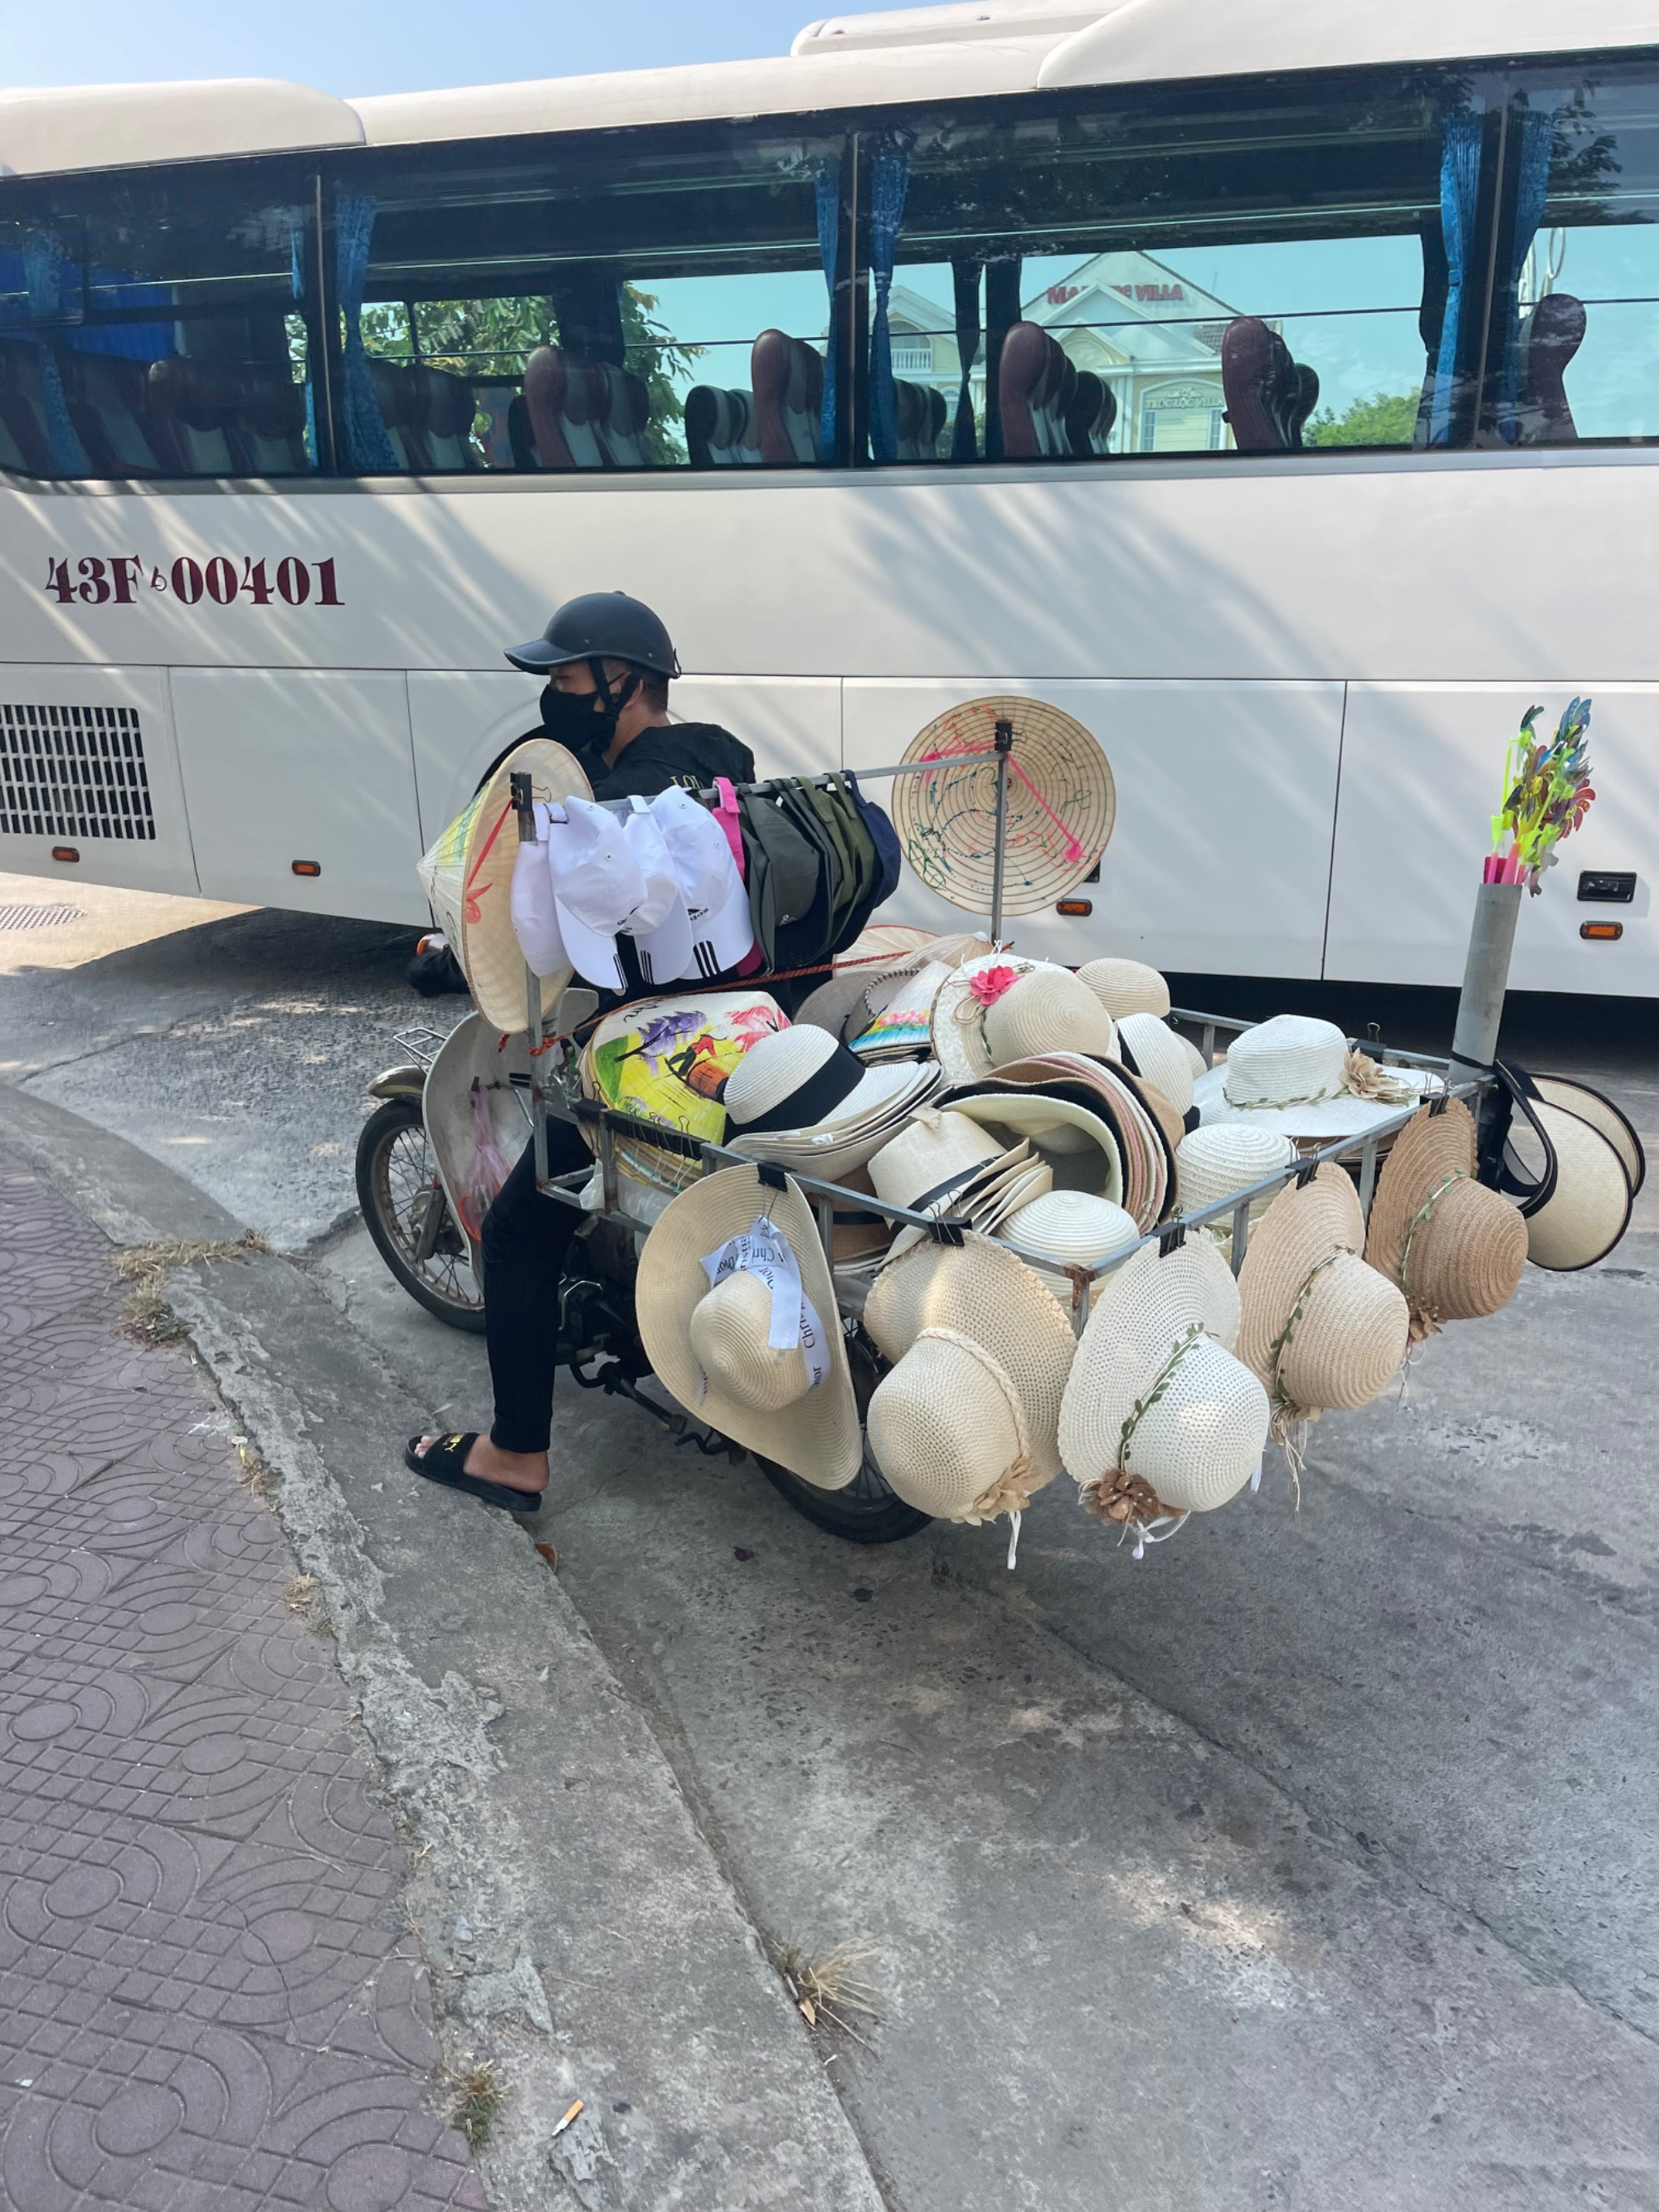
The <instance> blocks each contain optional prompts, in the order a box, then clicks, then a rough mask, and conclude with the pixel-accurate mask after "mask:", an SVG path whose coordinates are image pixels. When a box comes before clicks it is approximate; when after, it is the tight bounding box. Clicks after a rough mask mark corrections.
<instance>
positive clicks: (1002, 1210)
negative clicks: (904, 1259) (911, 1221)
mask: <svg viewBox="0 0 1659 2212" xmlns="http://www.w3.org/2000/svg"><path fill="white" fill-rule="evenodd" d="M1053 1189H1054V1170H1053V1169H1052V1168H1051V1167H1050V1166H1049V1165H1048V1162H1047V1161H1046V1160H1044V1159H1042V1158H1040V1157H1039V1156H1037V1155H1036V1154H1035V1153H1033V1152H1032V1150H1031V1147H1030V1144H1029V1143H1026V1142H1025V1141H1024V1140H1022V1141H1021V1142H1020V1143H1019V1144H1018V1145H1014V1146H1011V1147H1010V1148H1009V1150H1008V1151H1007V1152H1004V1153H1002V1154H1001V1155H1000V1157H999V1158H996V1159H994V1160H989V1161H987V1163H986V1164H985V1166H984V1167H983V1168H982V1169H981V1170H980V1171H979V1172H978V1173H977V1174H976V1175H975V1176H972V1177H971V1178H970V1179H969V1181H968V1182H965V1183H963V1185H962V1186H961V1188H959V1189H957V1190H953V1191H952V1192H951V1194H950V1196H949V1197H948V1198H941V1199H939V1200H938V1201H937V1202H936V1203H933V1204H931V1205H929V1206H927V1212H929V1213H933V1214H936V1215H939V1216H941V1217H944V1216H947V1215H949V1216H955V1217H957V1218H959V1219H963V1220H966V1221H969V1222H970V1223H971V1224H972V1225H973V1226H974V1228H975V1229H976V1230H977V1231H979V1233H980V1235H981V1237H992V1236H994V1235H995V1233H996V1231H997V1230H998V1229H999V1228H1000V1226H1001V1225H1002V1223H1003V1222H1004V1221H1006V1219H1007V1218H1008V1217H1009V1215H1011V1214H1013V1213H1017V1212H1018V1211H1019V1209H1020V1208H1021V1207H1022V1206H1029V1205H1030V1204H1031V1203H1032V1201H1033V1200H1036V1199H1038V1198H1041V1197H1042V1196H1043V1195H1044V1194H1046V1193H1050V1192H1052V1191H1053ZM927 1233H928V1232H927V1231H926V1230H925V1229H917V1228H915V1227H914V1226H912V1225H908V1224H907V1225H905V1226H904V1227H903V1228H902V1229H901V1230H900V1231H899V1232H898V1234H897V1236H896V1237H894V1239H893V1245H892V1251H891V1254H890V1256H891V1257H892V1258H893V1259H895V1260H896V1259H897V1258H898V1256H899V1255H900V1254H901V1253H902V1252H908V1250H909V1249H910V1247H911V1246H912V1245H913V1244H917V1243H921V1240H922V1238H923V1237H926V1236H927Z"/></svg>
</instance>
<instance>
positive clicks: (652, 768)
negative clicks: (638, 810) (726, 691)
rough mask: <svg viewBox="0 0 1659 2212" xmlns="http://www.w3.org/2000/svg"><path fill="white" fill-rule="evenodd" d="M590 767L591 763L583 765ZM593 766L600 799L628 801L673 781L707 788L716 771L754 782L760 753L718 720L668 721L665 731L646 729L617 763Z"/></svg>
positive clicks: (652, 795) (591, 771) (651, 794)
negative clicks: (756, 752)
mask: <svg viewBox="0 0 1659 2212" xmlns="http://www.w3.org/2000/svg"><path fill="white" fill-rule="evenodd" d="M583 765H584V766H586V763H583ZM595 766H596V767H597V769H598V770H599V772H598V773H597V774H596V773H595V772H594V769H588V776H589V780H590V781H591V782H592V786H593V796H594V798H595V799H628V798H629V797H631V796H633V795H634V794H635V793H637V794H638V796H639V797H640V798H641V799H654V798H655V797H656V795H657V793H659V791H666V790H667V789H668V788H669V787H670V786H671V785H672V784H676V783H678V784H684V786H685V787H686V788H687V789H688V790H690V791H707V790H708V789H709V788H710V787H711V786H712V785H713V783H714V778H715V777H716V776H717V775H723V776H726V777H727V778H729V780H730V781H732V782H733V783H752V782H753V781H754V780H755V756H754V755H753V753H751V752H750V750H749V748H748V746H747V745H745V744H739V743H738V740H737V738H734V737H733V736H732V733H731V732H730V731H729V730H723V729H721V728H720V726H719V724H718V723H716V722H669V723H667V724H665V726H663V727H662V728H661V729H654V730H641V732H640V734H639V735H638V737H637V738H635V740H634V742H633V744H630V745H627V746H624V747H623V750H622V752H621V753H620V754H619V755H618V756H617V765H616V766H615V768H613V769H605V766H604V763H602V762H600V763H596V764H595Z"/></svg>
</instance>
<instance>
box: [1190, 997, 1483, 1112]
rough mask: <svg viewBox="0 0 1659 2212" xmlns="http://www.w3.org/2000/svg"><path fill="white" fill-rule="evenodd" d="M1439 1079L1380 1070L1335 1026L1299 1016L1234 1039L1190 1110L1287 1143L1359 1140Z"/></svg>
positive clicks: (1281, 1017)
mask: <svg viewBox="0 0 1659 2212" xmlns="http://www.w3.org/2000/svg"><path fill="white" fill-rule="evenodd" d="M1431 1086H1432V1087H1434V1088H1440V1087H1442V1086H1441V1085H1440V1083H1439V1079H1438V1078H1437V1077H1432V1078H1431V1077H1428V1076H1425V1075H1424V1074H1422V1073H1420V1072H1419V1071H1416V1070H1413V1069H1409V1068H1403V1067H1389V1068H1386V1069H1385V1068H1383V1067H1380V1066H1378V1065H1377V1063H1376V1060H1372V1059H1370V1057H1369V1056H1368V1055H1367V1054H1364V1053H1363V1052H1353V1051H1350V1049H1349V1046H1348V1041H1347V1039H1346V1037H1345V1036H1343V1034H1342V1032H1341V1030H1340V1029H1338V1028H1337V1026H1336V1024H1335V1023H1334V1022H1322V1021H1316V1020H1315V1019H1313V1018H1311V1017H1310V1016H1307V1015H1304V1014H1275V1015H1274V1016H1273V1019H1272V1020H1271V1021H1267V1022H1261V1023H1258V1024H1256V1026H1255V1028H1254V1029H1249V1030H1243V1031H1242V1032H1241V1033H1240V1035H1239V1036H1237V1037H1235V1038H1234V1040H1233V1042H1232V1045H1231V1048H1230V1049H1229V1051H1228V1054H1227V1057H1226V1059H1225V1060H1224V1061H1223V1062H1222V1064H1221V1065H1220V1066H1219V1067H1212V1068H1211V1069H1210V1070H1209V1072H1208V1073H1206V1074H1204V1075H1200V1077H1199V1079H1198V1080H1197V1082H1196V1083H1195V1084H1194V1085H1193V1103H1194V1105H1195V1106H1196V1107H1197V1108H1198V1110H1199V1119H1200V1122H1202V1123H1203V1124H1204V1125H1205V1126H1206V1127H1207V1126H1208V1125H1209V1124H1210V1123H1211V1122H1212V1121H1249V1123H1250V1124H1251V1125H1252V1126H1253V1127H1256V1128H1260V1129H1271V1130H1273V1131H1275V1132H1277V1133H1282V1134H1283V1135H1285V1136H1289V1137H1311V1138H1319V1139H1322V1140H1323V1141H1324V1142H1326V1143H1328V1142H1329V1141H1330V1139H1332V1138H1333V1137H1347V1136H1358V1135H1360V1134H1362V1133H1364V1131H1365V1130H1367V1129H1370V1128H1372V1127H1375V1126H1376V1123H1377V1122H1379V1121H1388V1120H1389V1118H1390V1116H1391V1115H1395V1114H1398V1113H1400V1112H1401V1110H1402V1109H1404V1108H1406V1107H1407V1106H1413V1105H1415V1104H1416V1103H1417V1102H1418V1100H1419V1098H1420V1097H1422V1096H1423V1094H1424V1092H1425V1090H1426V1089H1428V1088H1430V1087H1431Z"/></svg>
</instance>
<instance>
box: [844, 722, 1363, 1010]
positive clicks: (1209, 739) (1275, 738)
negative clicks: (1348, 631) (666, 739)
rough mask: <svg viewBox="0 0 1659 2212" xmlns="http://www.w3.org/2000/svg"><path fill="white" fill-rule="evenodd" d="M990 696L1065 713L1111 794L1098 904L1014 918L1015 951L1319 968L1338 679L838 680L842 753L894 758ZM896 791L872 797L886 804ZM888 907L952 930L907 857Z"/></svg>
mask: <svg viewBox="0 0 1659 2212" xmlns="http://www.w3.org/2000/svg"><path fill="white" fill-rule="evenodd" d="M995 693H1008V694H1012V695H1014V696H1020V695H1024V696H1031V697H1035V698H1041V699H1045V700H1047V701H1048V702H1050V703H1051V704H1052V705H1054V706H1056V707H1059V708H1063V709H1064V710H1065V712H1066V714H1073V715H1074V716H1075V717H1076V718H1077V720H1079V722H1081V723H1082V724H1083V726H1084V727H1085V729H1088V730H1090V731H1091V732H1093V733H1094V735H1095V737H1096V738H1097V739H1098V740H1099V742H1100V744H1101V747H1102V749H1103V751H1104V752H1105V754H1106V757H1107V759H1108V760H1109V762H1110V763H1111V769H1112V777H1113V781H1114V782H1115V786H1116V790H1117V819H1116V823H1115V828H1114V829H1113V832H1112V839H1111V842H1110V844H1109V846H1108V847H1107V848H1106V853H1105V855H1104V858H1103V860H1102V863H1101V870H1100V881H1099V882H1098V883H1097V884H1079V886H1078V887H1077V891H1076V896H1078V897H1079V898H1086V899H1088V900H1090V901H1091V902H1092V905H1093V908H1094V911H1093V913H1092V914H1091V915H1090V916H1089V917H1088V918H1087V919H1086V920H1085V919H1082V918H1073V917H1070V916H1062V915H1058V914H1056V913H1055V912H1054V909H1053V908H1052V907H1049V908H1044V909H1043V910H1042V911H1041V912H1039V913H1036V914H1030V915H1018V916H1017V917H1013V918H1012V919H1011V920H1010V921H1009V924H1008V927H1007V929H1006V935H1007V936H1008V937H1009V938H1011V939H1012V940H1013V942H1014V943H1015V944H1017V945H1018V948H1019V950H1020V951H1022V952H1026V953H1030V954H1033V955H1035V956H1037V957H1042V958H1044V959H1048V960H1058V961H1063V962H1065V963H1067V964H1068V965H1070V966H1073V967H1075V966H1078V965H1079V964H1080V963H1082V962H1084V961H1085V960H1093V959H1097V958H1098V957H1100V956H1101V955H1102V954H1104V953H1118V954H1127V955H1129V956H1132V957H1134V958H1136V959H1140V960H1146V961H1150V962H1151V963H1152V965H1153V966H1154V967H1158V968H1162V969H1170V970H1182V969H1185V970H1194V969H1196V970H1201V971H1205V972H1209V973H1218V974H1224V975H1298V976H1316V975H1318V973H1319V962H1320V954H1321V950H1322V944H1323V939H1324V933H1325V902H1326V894H1327V890H1328V878H1329V867H1330V849H1331V828H1332V820H1333V816H1334V808H1335V800H1336V782H1337V760H1338V755H1339V752H1340V745H1341V737H1342V686H1341V684H1322V683H1312V684H1216V683H1184V684H1183V683H1146V684H1136V683H1103V684H1073V683H1045V684H1032V683H1024V682H1019V681H1017V680H1013V679H1010V680H1007V681H1006V682H996V681H990V680H987V681H986V682H984V683H981V684H933V683H909V684H867V683H849V684H848V685H847V687H846V694H845V702H844V711H845V720H846V758H847V761H848V765H849V766H851V767H854V768H858V767H864V766H870V765H874V764H875V763H890V762H894V761H897V760H899V759H900V758H901V757H902V755H903V753H904V750H905V748H906V747H907V746H908V744H909V743H910V741H911V739H912V738H914V737H915V735H916V734H917V732H919V731H920V730H921V729H923V728H924V727H925V726H926V725H927V723H928V722H929V721H931V720H932V719H933V716H934V715H936V714H942V713H944V711H945V708H948V707H953V706H957V705H959V704H961V703H962V702H963V701H964V700H968V699H972V698H977V697H984V696H989V695H992V694H995ZM1014 750H1015V757H1016V758H1018V750H1019V737H1018V722H1016V725H1015V738H1014ZM890 789H891V787H872V794H871V795H872V797H876V798H878V799H882V801H883V803H884V804H885V803H887V801H888V799H889V798H890ZM882 911H883V918H884V919H885V920H888V921H915V922H924V923H927V924H928V925H929V926H930V927H935V928H938V929H940V930H950V929H960V928H961V927H963V917H962V915H960V914H958V913H957V911H956V909H955V908H951V907H950V906H947V905H946V904H945V901H944V900H943V899H941V898H939V897H938V896H936V895H935V894H934V893H933V892H932V891H929V890H926V889H925V888H924V887H923V886H922V884H920V883H919V882H918V881H917V880H916V878H915V876H913V875H912V874H911V872H909V870H908V868H907V869H906V871H905V876H904V881H903V883H902V885H901V887H900V890H899V891H898V892H897V894H896V896H895V897H894V898H893V899H892V900H891V901H890V903H889V904H888V905H887V906H886V907H885V908H883V910H882ZM981 919H982V917H981Z"/></svg>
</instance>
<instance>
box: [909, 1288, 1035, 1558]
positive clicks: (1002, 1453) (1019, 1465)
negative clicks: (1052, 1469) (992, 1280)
mask: <svg viewBox="0 0 1659 2212" xmlns="http://www.w3.org/2000/svg"><path fill="white" fill-rule="evenodd" d="M867 1419H868V1424H869V1437H870V1451H871V1455H872V1457H873V1459H874V1460H875V1462H876V1465H877V1466H878V1468H880V1469H881V1471H882V1474H883V1475H884V1478H885V1479H886V1481H887V1484H888V1486H889V1488H890V1489H891V1490H894V1491H896V1492H897V1494H898V1495H899V1497H901V1498H902V1499H903V1500H904V1502H905V1504H907V1505H914V1506H915V1507H916V1508H917V1510H919V1511H921V1512H923V1513H931V1514H933V1516H935V1517H936V1518H937V1519H939V1520H941V1521H966V1522H973V1523H975V1524H977V1523H978V1522H981V1521H990V1520H994V1518H995V1517H996V1516H997V1515H998V1514H999V1513H1023V1512H1024V1510H1025V1508H1026V1507H1027V1506H1028V1505H1029V1504H1030V1502H1031V1492H1032V1491H1033V1490H1036V1489H1038V1488H1040V1487H1041V1486H1042V1481H1043V1480H1044V1479H1045V1478H1043V1477H1042V1476H1041V1475H1039V1474H1037V1472H1036V1468H1034V1466H1033V1464H1032V1462H1031V1455H1030V1433H1029V1431H1028V1430H1027V1428H1026V1425H1025V1409H1024V1406H1023V1404H1022V1403H1021V1401H1020V1395H1019V1392H1018V1390H1017V1389H1015V1387H1014V1384H1013V1381H1012V1377H1011V1376H1009V1374H1008V1373H1007V1371H1006V1369H1004V1367H1003V1366H1002V1365H1001V1364H1000V1361H998V1360H997V1359H995V1358H994V1357H993V1356H992V1354H991V1353H990V1352H987V1350H986V1348H985V1346H983V1345H982V1344H981V1343H980V1342H978V1340H976V1339H975V1338H974V1337H971V1336H967V1335H964V1334H963V1333H962V1332H961V1331H960V1330H959V1329H954V1328H925V1329H923V1331H922V1332H921V1335H920V1336H919V1337H918V1338H917V1339H916V1340H915V1343H914V1344H913V1345H912V1346H910V1349H909V1350H908V1352H906V1353H905V1354H904V1357H903V1358H902V1359H901V1360H900V1361H899V1362H898V1364H896V1366H895V1367H894V1368H893V1369H892V1370H891V1371H890V1373H889V1374H887V1375H884V1376H883V1377H882V1379H881V1381H880V1382H879V1383H878V1384H877V1385H876V1388H875V1389H874V1391H873V1392H872V1395H871V1399H870V1409H869V1413H868V1416H867Z"/></svg>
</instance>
